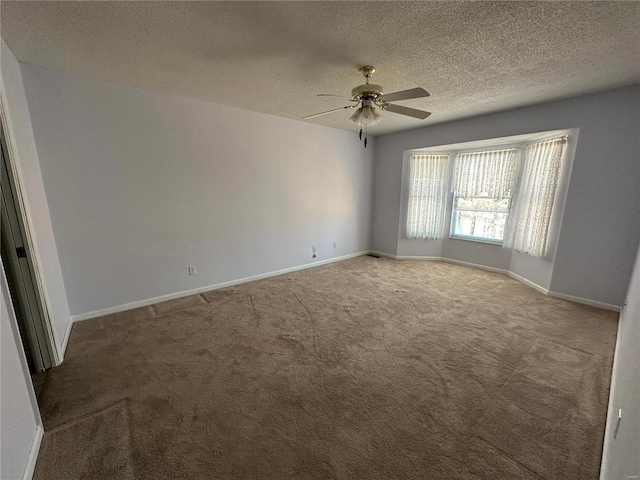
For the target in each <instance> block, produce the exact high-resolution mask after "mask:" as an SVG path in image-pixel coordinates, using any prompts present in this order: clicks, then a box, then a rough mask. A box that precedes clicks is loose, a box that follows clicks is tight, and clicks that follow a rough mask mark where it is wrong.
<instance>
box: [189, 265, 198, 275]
mask: <svg viewBox="0 0 640 480" xmlns="http://www.w3.org/2000/svg"><path fill="white" fill-rule="evenodd" d="M195 274H196V267H195V266H191V267H189V275H195Z"/></svg>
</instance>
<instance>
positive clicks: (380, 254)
mask: <svg viewBox="0 0 640 480" xmlns="http://www.w3.org/2000/svg"><path fill="white" fill-rule="evenodd" d="M367 255H376V256H378V257H385V258H393V259H394V260H395V259H397V258H398V256H397V255H394V254H392V253H386V252H378V251H377V250H369V251H368V252H367Z"/></svg>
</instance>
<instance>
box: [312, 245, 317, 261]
mask: <svg viewBox="0 0 640 480" xmlns="http://www.w3.org/2000/svg"><path fill="white" fill-rule="evenodd" d="M311 253H312V254H313V255H311V258H316V246H315V245H312V246H311Z"/></svg>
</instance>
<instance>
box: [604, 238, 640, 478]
mask: <svg viewBox="0 0 640 480" xmlns="http://www.w3.org/2000/svg"><path fill="white" fill-rule="evenodd" d="M638 378H640V249H639V250H638V254H637V256H636V264H635V268H634V270H633V276H632V278H631V284H630V285H629V291H628V295H627V300H626V306H625V308H624V309H623V310H622V312H621V314H620V323H619V326H618V342H617V344H616V356H615V360H614V364H613V376H612V378H611V393H610V398H609V415H608V418H607V430H606V433H605V439H604V452H603V456H602V470H601V475H600V478H602V480H608V479H612V478H637V475H639V474H640V455H638V442H639V441H640V400H639V399H640V383H638ZM620 408H621V409H622V421H621V423H620V429H619V431H618V434H617V436H616V438H615V439H614V438H613V434H614V432H615V427H616V422H617V416H618V409H620ZM634 475H635V476H634Z"/></svg>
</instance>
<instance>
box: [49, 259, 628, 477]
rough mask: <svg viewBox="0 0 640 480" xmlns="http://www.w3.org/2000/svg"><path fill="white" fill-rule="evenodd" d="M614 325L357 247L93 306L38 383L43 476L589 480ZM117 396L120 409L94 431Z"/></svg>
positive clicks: (469, 275)
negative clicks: (235, 282)
mask: <svg viewBox="0 0 640 480" xmlns="http://www.w3.org/2000/svg"><path fill="white" fill-rule="evenodd" d="M616 328H617V314H614V313H612V312H607V311H603V310H598V309H595V308H590V307H585V306H581V305H577V304H573V303H570V302H566V301H562V300H558V299H554V298H551V297H546V296H544V295H541V294H539V293H538V292H536V291H534V290H532V289H530V288H528V287H526V286H524V285H522V284H520V283H519V282H517V281H515V280H512V279H510V278H508V277H506V276H505V275H500V274H494V273H489V272H485V271H481V270H476V269H472V268H466V267H461V266H457V265H450V264H447V263H440V262H424V261H394V260H389V259H375V258H372V257H366V256H365V257H358V258H354V259H351V260H347V261H344V262H340V263H334V264H330V265H326V266H322V267H316V268H312V269H308V270H304V271H300V272H296V273H292V274H287V275H283V276H279V277H273V278H270V279H265V280H261V281H257V282H252V283H248V284H244V285H240V286H237V287H231V288H227V289H224V290H217V291H212V292H208V293H205V294H202V295H197V296H192V297H187V298H183V299H179V300H173V301H169V302H165V303H161V304H158V305H154V306H153V307H145V308H141V309H136V310H131V311H129V312H124V313H120V314H114V315H109V316H106V317H102V318H99V319H94V320H88V321H85V322H80V323H77V324H76V325H74V327H73V331H72V335H71V339H70V342H69V347H68V350H67V356H66V359H65V362H64V364H63V365H61V366H60V367H58V368H55V369H53V370H51V371H49V372H48V373H47V374H46V378H45V379H44V381H43V383H42V386H41V388H40V389H39V401H40V405H41V410H42V416H43V420H44V423H45V430H46V431H47V432H48V433H46V434H45V444H46V442H47V441H48V440H47V436H52V435H55V436H57V437H58V438H57V439H56V440H55V441H54V444H55V452H56V453H55V455H51V454H49V453H48V450H47V449H43V451H42V452H41V455H40V457H39V460H38V472H46V471H47V470H48V469H49V467H50V466H51V465H54V466H56V468H59V467H60V462H57V464H56V458H58V459H65V458H70V457H71V456H72V454H76V455H80V456H82V457H85V458H84V460H82V461H81V462H79V461H75V462H74V463H73V464H72V465H70V466H69V474H68V478H86V479H107V478H109V479H112V478H129V477H127V475H128V473H127V472H128V470H127V469H128V468H131V469H132V470H133V475H134V477H135V478H138V479H154V480H157V479H171V480H174V479H182V478H190V479H367V480H371V479H421V480H424V479H436V480H437V479H447V480H449V479H460V480H462V479H464V480H470V479H487V480H497V479H509V480H512V479H540V478H544V479H562V480H570V479H580V480H585V479H593V480H596V479H597V478H598V473H599V465H600V456H601V450H602V438H603V433H604V425H605V417H606V406H607V399H608V391H609V379H610V374H611V364H612V356H613V350H614V343H615V335H616ZM113 405H120V406H121V407H119V408H118V409H117V411H118V412H120V411H121V410H122V408H124V407H122V406H123V405H126V409H125V411H126V412H127V416H126V423H122V422H123V421H124V420H122V419H121V421H120V422H119V423H118V422H114V421H112V420H108V419H107V418H104V417H103V418H104V424H103V425H102V426H100V425H96V419H98V418H100V415H95V412H97V411H100V410H101V409H105V408H107V407H110V406H113ZM82 418H90V419H92V421H91V422H86V421H78V419H82ZM68 425H73V428H65V426H68ZM111 425H113V428H111ZM85 427H86V429H87V430H86V431H83V430H82V429H83V428H85ZM114 431H115V432H119V433H118V435H120V436H121V437H126V438H124V439H121V441H118V440H117V439H114V434H113V432H114ZM65 432H67V433H68V435H67V438H62V436H63V435H64V433H65ZM88 433H90V435H89V436H90V437H91V440H90V442H91V443H92V446H91V448H82V444H84V443H86V442H87V434H88ZM125 447H126V448H128V449H130V452H129V453H128V454H127V455H124V454H122V453H121V452H122V449H123V448H125ZM113 449H116V450H118V453H117V454H114V453H113V452H112V451H111V450H113ZM89 457H91V458H89ZM103 458H107V459H112V460H110V461H106V462H103V461H99V460H96V459H103ZM125 459H126V462H125ZM78 462H79V465H80V466H81V469H80V470H82V472H83V473H82V474H81V476H77V477H76V476H74V475H76V473H75V472H78V471H80V470H79V469H78ZM114 462H115V463H114ZM87 465H91V467H92V470H91V471H90V472H89V471H87V470H86V468H85V467H86V466H87ZM114 465H116V466H118V468H121V472H122V476H121V477H119V476H118V475H116V476H114V473H113V471H114V470H113V466H114ZM39 478H47V477H46V476H44V477H43V476H41V477H39ZM52 478H62V477H52Z"/></svg>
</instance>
